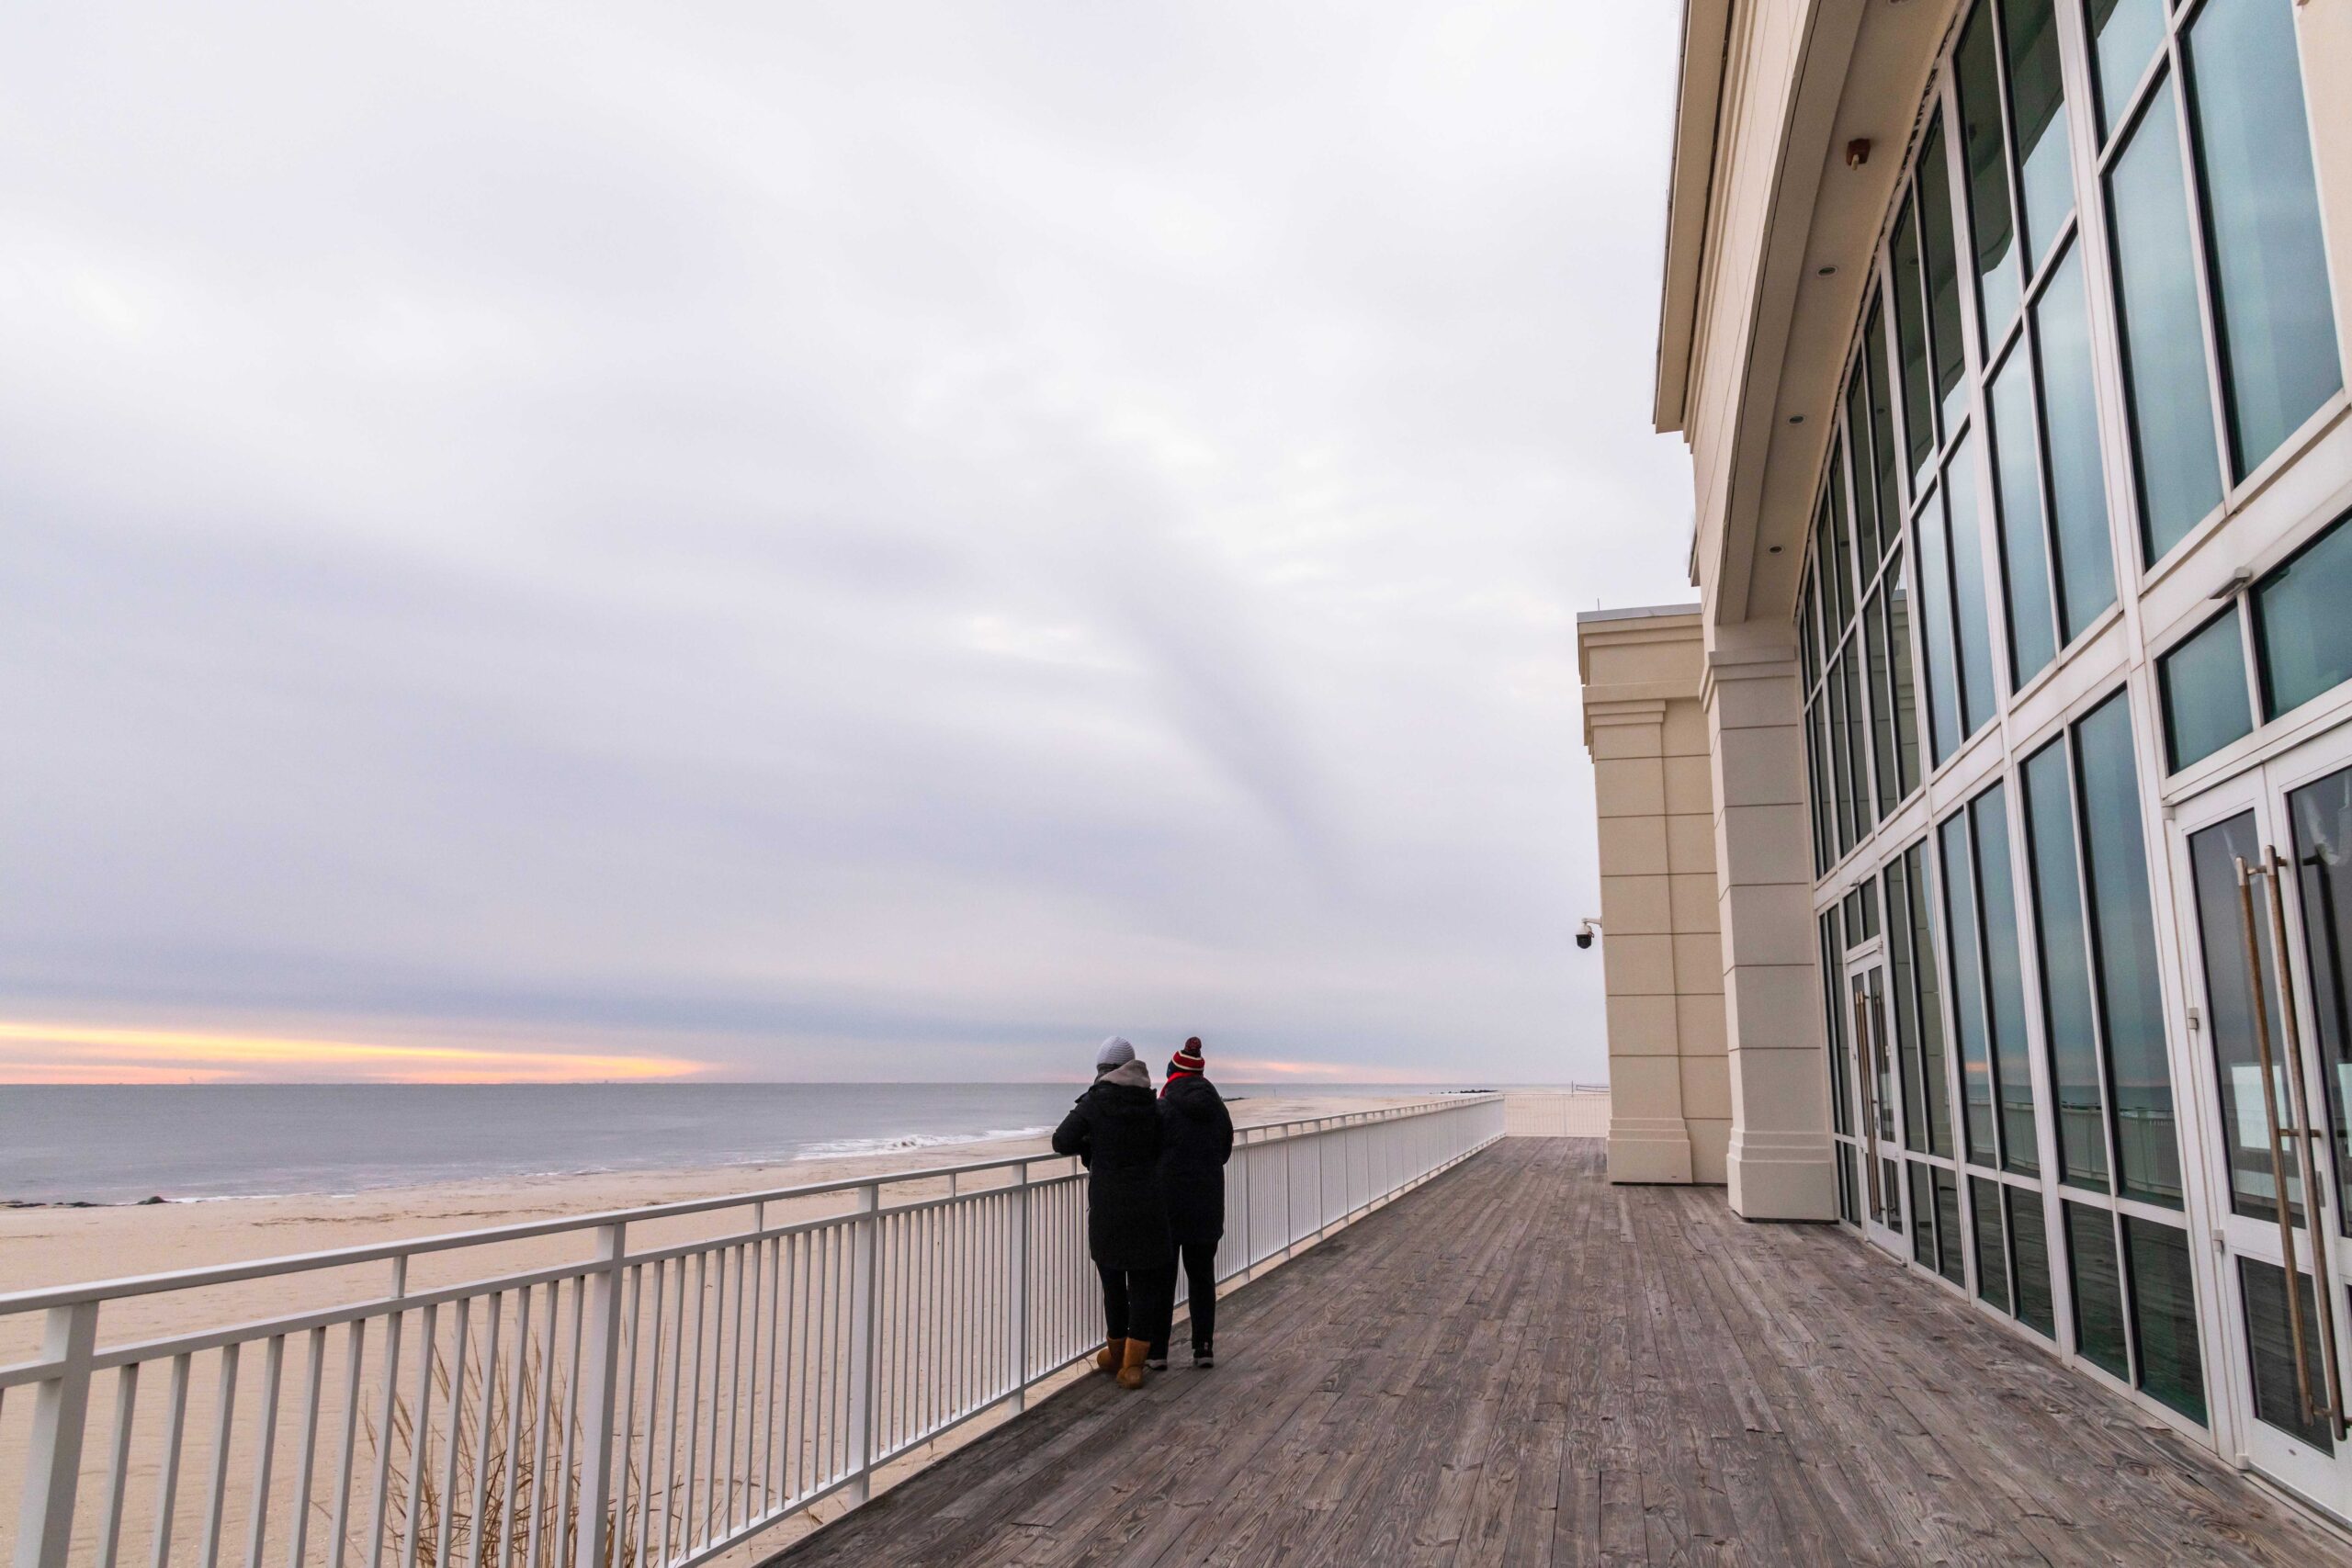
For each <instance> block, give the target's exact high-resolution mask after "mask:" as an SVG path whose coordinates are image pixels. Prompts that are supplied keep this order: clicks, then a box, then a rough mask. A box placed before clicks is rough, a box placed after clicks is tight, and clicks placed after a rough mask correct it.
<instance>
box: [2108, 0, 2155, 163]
mask: <svg viewBox="0 0 2352 1568" xmlns="http://www.w3.org/2000/svg"><path fill="white" fill-rule="evenodd" d="M2089 21H2090V32H2091V50H2092V56H2093V63H2094V64H2095V65H2096V67H2097V78H2098V105H2099V117H2098V123H2099V128H2100V129H2101V130H2105V131H2107V132H2108V133H2109V134H2112V133H2113V132H2114V130H2115V125H2116V121H2117V120H2119V119H2120V118H2122V112H2123V107H2124V106H2125V105H2126V104H2128V103H2130V102H2131V88H2132V86H2133V85H2134V84H2136V83H2137V82H2138V81H2139V80H2140V78H2141V77H2142V76H2143V75H2144V74H2145V73H2146V72H2147V69H2148V63H2149V62H2151V61H2153V60H2154V59H2155V57H2156V51H2157V50H2158V49H2160V48H2162V47H2163V45H2164V41H2165V6H2164V0H2090V17H2089Z"/></svg>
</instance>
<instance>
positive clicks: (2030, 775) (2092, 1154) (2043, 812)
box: [2024, 740, 2108, 1192]
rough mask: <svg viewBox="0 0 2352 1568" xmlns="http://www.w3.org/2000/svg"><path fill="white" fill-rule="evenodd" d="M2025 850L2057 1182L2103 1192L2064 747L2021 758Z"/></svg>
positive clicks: (2093, 1022)
mask: <svg viewBox="0 0 2352 1568" xmlns="http://www.w3.org/2000/svg"><path fill="white" fill-rule="evenodd" d="M2024 778H2025V826H2026V853H2027V857H2028V863H2030V865H2031V866H2032V868H2033V930H2034V938H2035V956H2036V957H2037V958H2039V959H2040V961H2041V1009H2042V1012H2041V1018H2042V1032H2043V1036H2044V1038H2045V1039H2046V1040H2047V1041H2048V1042H2049V1049H2050V1085H2051V1090H2052V1093H2053V1094H2055V1095H2056V1096H2057V1099H2058V1165H2059V1168H2060V1170H2061V1171H2063V1172H2064V1177H2063V1179H2064V1180H2065V1181H2067V1182H2069V1183H2071V1184H2072V1185H2074V1186H2076V1187H2088V1188H2091V1189H2093V1190H2097V1191H2100V1192H2104V1191H2106V1190H2108V1184H2107V1128H2106V1125H2105V1121H2104V1116H2103V1112H2102V1110H2101V1097H2100V1093H2099V1082H2100V1078H2099V1070H2098V1021H2097V1015H2096V1014H2095V1013H2094V1012H2093V1010H2092V1008H2091V965H2090V931H2089V928H2088V927H2087V926H2086V924H2085V923H2084V919H2083V898H2082V887H2081V884H2080V883H2079V882H2077V881H2076V880H2075V871H2076V867H2075V807H2074V800H2073V796H2072V793H2071V792H2070V791H2069V789H2068V787H2067V766H2066V743H2065V742H2064V740H2053V741H2052V742H2051V743H2050V744H2049V745H2047V746H2045V747H2043V748H2042V749H2041V750H2040V751H2038V752H2036V753H2034V755H2033V756H2031V757H2030V758H2028V759H2027V760H2026V764H2025V771H2024Z"/></svg>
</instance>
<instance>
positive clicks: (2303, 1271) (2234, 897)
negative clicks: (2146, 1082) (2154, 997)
mask: <svg viewBox="0 0 2352 1568" xmlns="http://www.w3.org/2000/svg"><path fill="white" fill-rule="evenodd" d="M2175 843H2176V855H2177V861H2176V864H2177V869H2178V870H2179V872H2180V874H2179V875H2178V876H2177V879H2176V882H2175V886H2176V888H2177V890H2178V897H2180V899H2181V900H2182V902H2183V904H2184V906H2185V908H2184V909H2183V920H2184V927H2185V929H2186V930H2187V931H2189V932H2190V933H2191V934H2192V936H2193V938H2194V942H2193V944H2192V946H2193V949H2194V951H2193V952H2192V953H2191V955H2190V956H2191V963H2190V964H2189V970H2190V973H2189V975H2188V982H2189V985H2190V987H2191V998H2192V1005H2194V1006H2195V1008H2196V1014H2195V1027H2196V1029H2197V1034H2196V1035H2195V1037H2194V1038H2195V1039H2196V1041H2197V1048H2198V1050H2199V1052H2200V1053H2201V1054H2202V1055H2203V1058H2204V1059H2203V1060H2202V1061H2201V1062H2200V1063H2199V1067H2200V1069H2201V1070H2202V1072H2203V1074H2205V1075H2206V1077H2205V1081H2206V1083H2207V1085H2208V1089H2207V1092H2206V1096H2205V1098H2206V1099H2207V1100H2209V1103H2208V1104H2207V1105H2206V1106H2205V1107H2204V1108H2203V1114H2204V1115H2205V1117H2206V1119H2207V1125H2208V1126H2209V1128H2212V1129H2215V1130H2217V1131H2218V1134H2219V1135H2218V1137H2217V1138H2215V1139H2214V1140H2213V1142H2212V1143H2211V1149H2212V1150H2213V1156H2212V1158H2211V1161H2210V1162H2209V1163H2210V1165H2211V1169H2210V1171H2209V1177H2210V1179H2211V1190H2212V1191H2213V1192H2214V1193H2215V1194H2216V1204H2215V1207H2216V1208H2217V1209H2218V1210H2219V1211H2221V1218H2220V1225H2221V1231H2222V1245H2223V1247H2225V1249H2226V1254H2227V1256H2226V1258H2225V1261H2224V1262H2223V1265H2222V1288H2223V1293H2224V1301H2223V1310H2222V1314H2220V1318H2221V1320H2220V1321H2218V1322H2215V1323H2211V1324H2209V1325H2208V1327H2209V1331H2210V1332H2211V1333H2213V1334H2214V1336H2215V1337H2216V1339H2217V1340H2218V1344H2217V1347H2216V1348H2218V1349H2219V1350H2220V1351H2221V1353H2222V1358H2223V1359H2226V1360H2227V1361H2228V1362H2229V1363H2230V1364H2231V1366H2232V1367H2233V1371H2234V1373H2235V1375H2234V1377H2233V1379H2232V1382H2233V1385H2234V1388H2235V1390H2236V1393H2235V1394H2234V1399H2235V1403H2236V1405H2237V1410H2236V1416H2237V1420H2236V1425H2237V1427H2238V1430H2239V1432H2240V1434H2241V1435H2240V1438H2239V1447H2240V1449H2241V1450H2243V1451H2244V1452H2245V1455H2246V1457H2247V1458H2248V1459H2249V1460H2251V1461H2252V1462H2253V1463H2254V1464H2255V1465H2256V1467H2257V1468H2258V1469H2260V1470H2262V1471H2264V1472H2267V1473H2268V1474H2270V1475H2271V1476H2273V1477H2274V1478H2275V1479H2277V1480H2278V1481H2279V1482H2281V1483H2284V1484H2286V1485H2288V1486H2290V1487H2292V1488H2293V1489H2295V1490H2296V1491H2299V1492H2301V1493H2302V1494H2304V1495H2306V1496H2308V1497H2309V1498H2311V1499H2312V1501H2314V1502H2316V1503H2318V1504H2320V1505H2321V1506H2324V1507H2325V1508H2328V1509H2329V1510H2331V1511H2332V1512H2335V1513H2336V1514H2339V1515H2345V1514H2352V1442H2348V1441H2347V1438H2352V1423H2348V1422H2347V1414H2348V1413H2347V1410H2346V1391H2347V1388H2352V1373H2348V1372H2347V1370H2346V1357H2347V1350H2352V1291H2348V1290H2347V1282H2352V1271H2347V1264H2352V1224H2347V1223H2346V1222H2347V1217H2352V1189H2347V1188H2346V1185H2345V1183H2346V1179H2352V1160H2348V1159H2347V1158H2346V1153H2347V1151H2346V1143H2345V1137H2346V1115H2345V1112H2346V1099H2347V1089H2352V988H2347V983H2346V973H2345V964H2346V947H2345V934H2346V927H2352V730H2345V731H2338V732H2337V733H2336V734H2335V735H2332V736H2328V737H2325V738H2323V739H2320V740H2318V741H2314V742H2312V743H2311V744H2310V745H2307V746H2305V747H2302V748H2300V749H2298V750H2295V751H2292V752H2290V753H2288V754H2287V755H2286V756H2285V757H2283V758H2281V759H2279V760H2278V761H2274V762H2271V763H2269V764H2267V766H2265V767H2262V768H2259V769H2256V770H2255V771H2253V772H2252V773H2246V774H2244V775H2241V776H2240V777H2238V778H2236V779H2233V780H2232V781H2230V782H2229V783H2227V784H2222V785H2220V786H2219V787H2217V788H2215V789H2213V790H2211V791H2209V792H2207V793H2206V794H2205V795H2199V797H2197V799H2196V800H2194V801H2193V802H2190V803H2188V804H2187V805H2185V806H2183V807H2181V808H2180V810H2179V811H2178V812H2177V815H2176V819H2175Z"/></svg>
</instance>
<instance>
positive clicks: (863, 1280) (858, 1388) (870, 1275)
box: [582, 1181, 882, 1568]
mask: <svg viewBox="0 0 2352 1568" xmlns="http://www.w3.org/2000/svg"><path fill="white" fill-rule="evenodd" d="M857 1193H858V1207H857V1223H856V1224H855V1225H854V1227H853V1228H852V1232H851V1237H852V1239H851V1242H850V1311H849V1323H850V1341H849V1358H850V1378H851V1382H850V1385H849V1437H850V1441H851V1443H852V1444H853V1445H854V1449H853V1457H854V1460H855V1461H856V1463H855V1465H854V1469H853V1472H852V1473H851V1476H850V1480H849V1484H848V1486H847V1487H845V1488H844V1491H845V1492H846V1494H847V1495H848V1497H849V1502H850V1506H852V1507H855V1506H858V1505H859V1504H861V1503H864V1502H865V1500H866V1499H867V1498H868V1497H870V1496H872V1495H873V1493H874V1425H875V1419H874V1418H875V1406H876V1401H875V1398H874V1384H875V1380H876V1377H877V1375H878V1369H877V1368H876V1365H875V1356H876V1349H877V1338H876V1335H875V1332H874V1319H875V1316H876V1312H877V1311H878V1308H879V1304H880V1303H878V1302H877V1301H876V1294H875V1282H876V1281H875V1271H876V1266H877V1264H878V1261H879V1251H880V1249H879V1248H877V1247H876V1246H875V1232H876V1228H877V1227H879V1226H880V1224H881V1223H882V1188H881V1184H880V1183H878V1182H872V1181H869V1182H867V1183H866V1184H865V1186H863V1187H861V1188H859V1189H858V1190H857ZM582 1568H587V1565H586V1564H582Z"/></svg>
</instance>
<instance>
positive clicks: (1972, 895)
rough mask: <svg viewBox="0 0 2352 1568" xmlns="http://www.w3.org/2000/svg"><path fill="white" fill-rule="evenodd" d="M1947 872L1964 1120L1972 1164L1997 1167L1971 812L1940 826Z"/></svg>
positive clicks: (1997, 1139)
mask: <svg viewBox="0 0 2352 1568" xmlns="http://www.w3.org/2000/svg"><path fill="white" fill-rule="evenodd" d="M1938 838H1939V846H1938V847H1939V849H1940V851H1941V852H1942V858H1943V871H1944V930H1945V931H1946V932H1947V933H1949V945H1950V949H1951V979H1952V990H1951V1016H1952V1029H1953V1032H1954V1033H1955V1034H1956V1035H1957V1036H1958V1044H1959V1047H1960V1095H1961V1112H1962V1128H1963V1130H1964V1132H1965V1134H1966V1137H1965V1142H1966V1145H1967V1149H1968V1158H1969V1160H1970V1162H1971V1163H1972V1164H1975V1165H1981V1166H1985V1167H1988V1168H1991V1167H1997V1166H1999V1164H2000V1163H2001V1148H2000V1137H1999V1134H1997V1133H1996V1131H1995V1121H1994V1110H1993V1104H1994V1097H1993V1034H1992V1027H1991V1025H1989V1024H1988V1023H1986V1021H1985V982H1984V974H1985V964H1984V950H1983V948H1982V947H1981V946H1980V945H1979V943H1978V936H1977V926H1976V869H1975V857H1974V856H1973V854H1972V853H1971V852H1970V850H1969V844H1968V813H1967V812H1965V811H1955V812H1953V813H1952V814H1951V816H1950V817H1948V818H1945V819H1944V824H1943V826H1942V827H1941V828H1940V829H1938Z"/></svg>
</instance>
